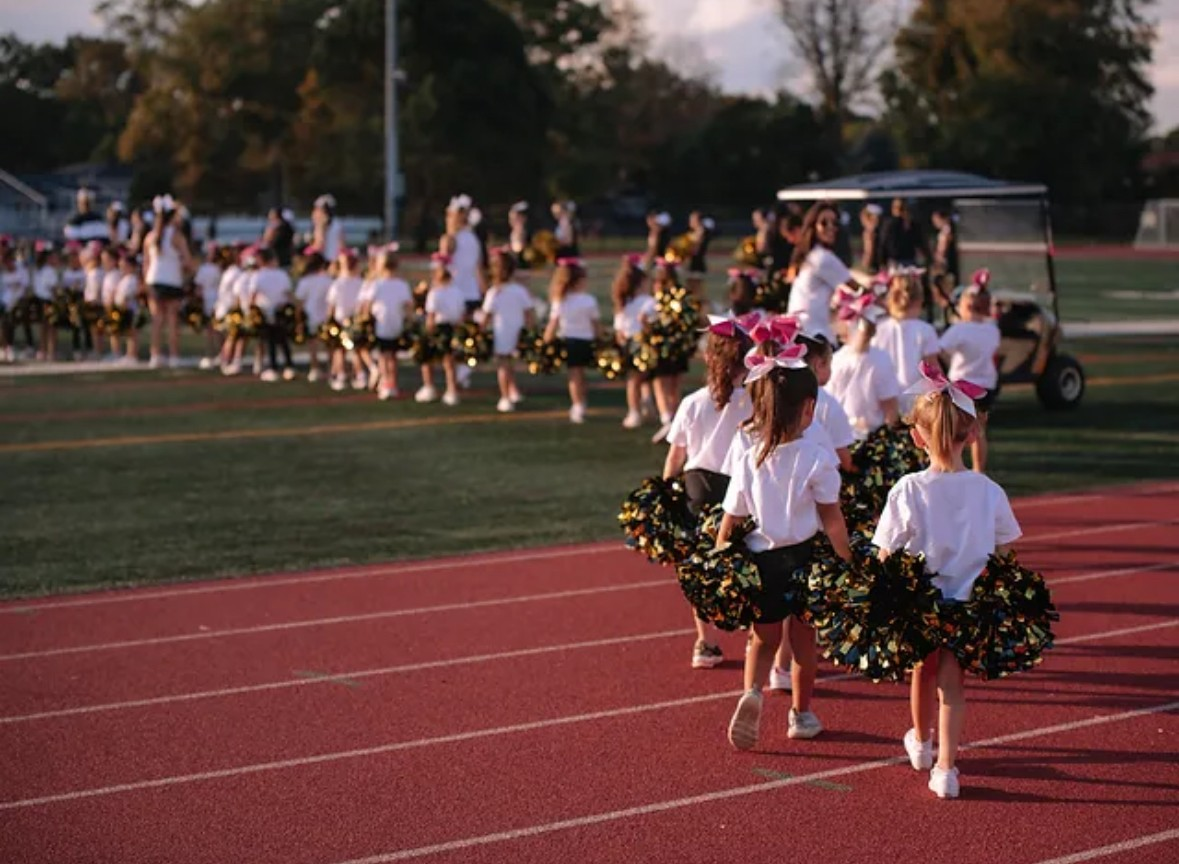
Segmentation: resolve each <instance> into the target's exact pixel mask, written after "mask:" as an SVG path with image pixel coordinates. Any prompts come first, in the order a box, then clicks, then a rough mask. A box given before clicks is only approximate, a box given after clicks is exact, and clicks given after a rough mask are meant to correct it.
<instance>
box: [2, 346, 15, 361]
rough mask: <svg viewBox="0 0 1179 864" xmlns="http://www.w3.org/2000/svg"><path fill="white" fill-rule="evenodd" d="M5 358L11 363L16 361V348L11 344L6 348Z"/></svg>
mask: <svg viewBox="0 0 1179 864" xmlns="http://www.w3.org/2000/svg"><path fill="white" fill-rule="evenodd" d="M4 359H5V360H7V361H8V362H9V363H15V362H16V350H15V349H14V348H13V347H12V346H11V345H9V346H8V347H7V348H5V349H4Z"/></svg>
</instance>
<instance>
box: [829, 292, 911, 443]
mask: <svg viewBox="0 0 1179 864" xmlns="http://www.w3.org/2000/svg"><path fill="white" fill-rule="evenodd" d="M883 316H884V310H883V309H881V308H880V307H879V306H877V305H876V302H875V297H874V296H873V295H872V294H871V292H864V293H854V294H852V293H845V294H843V295H841V301H840V309H839V320H840V323H841V324H842V325H844V326H846V328H847V338H848V343H847V345H845V346H844V347H843V348H842V349H840V350H839V351H837V352H836V354H835V357H834V358H833V359H832V361H831V381H830V382H829V383H828V385H827V386H828V388H829V389H830V391H831V395H832V396H834V397H835V398H836V399H838V400H839V404H840V405H842V406H843V410H844V411H845V412H846V413H847V416H848V419H849V420H850V421H851V425H852V430H853V431H854V432H855V435H856V438H859V439H863V438H867V437H868V435H869V434H870V433H872V432H874V431H875V430H877V429H879V428H880V427H881V426H883V425H885V424H888V425H889V426H895V425H896V424H897V422H898V421H899V419H900V409H899V407H898V399H899V397H900V395H901V391H900V387H899V386H898V385H897V373H896V369H895V368H894V367H893V365H892V360H890V359H889V357H888V355H887V354H885V353H884V352H883V351H882V350H880V349H879V348H875V347H873V346H872V337H873V335H875V333H876V324H875V322H876V321H878V320H880V318H882V317H883ZM808 320H809V319H808Z"/></svg>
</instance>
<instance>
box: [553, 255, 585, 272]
mask: <svg viewBox="0 0 1179 864" xmlns="http://www.w3.org/2000/svg"><path fill="white" fill-rule="evenodd" d="M557 266H558V267H576V268H578V269H579V270H584V269H585V261H583V260H582V259H581V258H574V257H572V256H570V257H568V258H558V259H557Z"/></svg>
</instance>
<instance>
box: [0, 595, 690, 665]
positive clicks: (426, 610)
mask: <svg viewBox="0 0 1179 864" xmlns="http://www.w3.org/2000/svg"><path fill="white" fill-rule="evenodd" d="M675 584H676V583H675V580H674V579H652V580H647V581H645V582H628V583H623V584H621V585H600V586H598V587H596V588H574V589H571V590H568V591H551V592H549V593H547V594H525V595H523V596H518V597H496V598H494V599H491V600H472V601H470V602H468V603H443V604H441V605H438V606H415V607H411V608H409V609H386V610H384V611H382V612H364V613H360V614H357V615H336V616H334V617H332V618H310V619H306V620H303V621H284V622H281V623H278V624H258V625H256V626H253V627H231V628H228V629H226V630H203V631H200V632H198V633H178V634H176V635H173V636H157V637H155V638H152V639H129V640H125V641H122V642H100V643H97V644H93V645H75V646H73V647H70V648H49V649H46V650H44V651H27V652H23V653H20V654H0V661H9V660H31V659H34V658H40V657H59V656H61V655H64V654H88V653H92V652H95V651H110V650H112V649H115V648H140V647H143V646H146V645H169V644H172V643H175V642H194V641H197V640H202V639H220V638H222V637H225V636H247V635H250V634H254V633H274V632H279V631H285V630H299V629H302V628H306V627H323V626H327V625H331V624H354V623H357V622H360V621H382V620H385V619H388V618H407V617H411V616H414V615H429V614H432V613H435V612H462V611H465V610H467V609H488V608H494V607H496V606H511V605H513V604H515V603H540V602H544V601H546V600H565V599H568V598H570V597H588V596H592V595H594V594H610V593H613V592H620V591H638V590H642V589H645V588H670V587H672V586H673V585H675Z"/></svg>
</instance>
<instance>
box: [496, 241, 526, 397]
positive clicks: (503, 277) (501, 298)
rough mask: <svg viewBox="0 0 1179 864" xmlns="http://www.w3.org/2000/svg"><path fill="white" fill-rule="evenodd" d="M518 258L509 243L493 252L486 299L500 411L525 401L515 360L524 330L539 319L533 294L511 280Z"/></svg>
mask: <svg viewBox="0 0 1179 864" xmlns="http://www.w3.org/2000/svg"><path fill="white" fill-rule="evenodd" d="M516 260H517V259H516V255H515V253H514V252H513V251H512V249H511V248H510V247H508V246H504V247H502V248H500V249H496V250H494V251H493V252H492V253H491V288H490V289H488V291H487V296H486V297H484V298H483V315H484V316H485V319H484V320H485V322H486V323H487V324H488V325H490V327H491V333H492V342H493V346H492V348H493V352H494V354H495V364H496V371H495V374H496V380H497V381H498V383H499V402H498V403H496V406H495V410H497V411H499V412H501V413H508V412H510V411H515V410H516V406H517V405H518V404H519V403H520V402H521V401H522V397H521V396H520V389H519V388H518V387H517V386H516V372H515V369H514V368H513V367H512V362H513V357H514V356H515V354H516V346H517V345H519V343H520V333H521V331H522V330H523V329H524V328H525V327H532V326H534V325H535V318H536V313H535V311H534V301H533V298H532V295H531V294H530V293H528V289H527V288H525V287H524V286H523V285H521V284H520V283H519V282H515V281H513V280H512V276H513V275H514V274H515V272H516Z"/></svg>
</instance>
